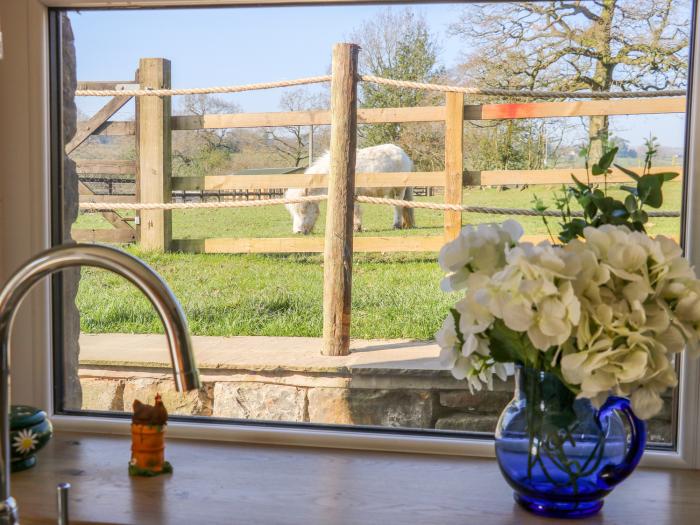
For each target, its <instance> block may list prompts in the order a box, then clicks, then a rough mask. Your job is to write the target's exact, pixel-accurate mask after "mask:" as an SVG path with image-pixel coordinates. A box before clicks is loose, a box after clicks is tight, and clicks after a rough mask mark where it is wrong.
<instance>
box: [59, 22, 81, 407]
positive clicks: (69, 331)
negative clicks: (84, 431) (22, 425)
mask: <svg viewBox="0 0 700 525" xmlns="http://www.w3.org/2000/svg"><path fill="white" fill-rule="evenodd" d="M61 43H62V58H61V60H62V64H61V65H62V101H63V107H62V126H63V141H64V143H65V144H67V143H68V142H70V140H71V139H72V138H73V136H74V135H75V131H76V127H77V122H78V117H77V108H76V105H75V88H76V86H77V80H76V78H77V77H76V67H77V66H76V59H75V43H74V37H73V29H72V27H71V23H70V19H69V18H68V14H67V13H61ZM62 189H63V195H62V199H63V242H71V241H72V240H73V239H72V237H71V226H72V225H73V223H74V222H75V220H76V219H77V217H78V200H79V196H78V173H77V171H76V169H75V162H73V161H72V160H71V159H70V158H69V157H68V155H64V157H63V184H62ZM62 275H63V296H62V298H61V302H62V313H63V318H62V327H63V352H62V354H61V355H62V357H63V366H62V370H63V387H64V388H63V392H64V398H63V403H64V407H65V408H68V409H77V408H78V407H80V405H81V392H80V382H79V381H78V374H77V370H78V356H79V354H80V347H79V345H78V338H79V336H80V313H79V312H78V307H77V306H76V304H75V297H76V295H77V294H78V283H79V282H80V269H79V268H69V269H68V270H64V271H63V273H62Z"/></svg>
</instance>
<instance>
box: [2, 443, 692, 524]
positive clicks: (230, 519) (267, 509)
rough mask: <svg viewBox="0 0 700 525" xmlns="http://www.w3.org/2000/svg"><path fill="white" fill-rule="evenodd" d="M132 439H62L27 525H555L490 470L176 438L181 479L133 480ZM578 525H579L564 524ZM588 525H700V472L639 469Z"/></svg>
mask: <svg viewBox="0 0 700 525" xmlns="http://www.w3.org/2000/svg"><path fill="white" fill-rule="evenodd" d="M129 447H130V442H129V439H128V437H126V436H101V435H89V436H82V435H78V434H72V433H59V434H57V435H56V436H54V438H53V439H52V440H51V442H50V443H49V444H48V445H47V447H46V448H45V449H44V450H42V451H41V452H39V462H38V465H37V466H36V467H34V468H33V469H31V470H28V471H25V472H19V473H16V474H13V475H12V495H13V496H14V497H15V498H16V499H17V500H18V504H19V510H20V518H21V521H22V523H23V525H27V524H30V525H31V524H44V523H56V521H55V520H56V518H55V505H56V503H55V501H56V498H55V494H56V484H57V483H59V482H61V481H68V482H70V483H71V484H72V486H73V488H72V489H71V495H70V505H71V523H72V524H74V525H77V524H97V523H111V524H114V523H119V524H123V523H129V524H132V523H133V524H142V525H148V524H178V525H183V524H193V525H200V524H202V525H203V524H246V525H249V524H275V525H277V524H287V523H289V524H292V523H293V524H303V525H313V524H331V525H335V524H358V525H360V524H362V525H370V524H380V525H391V524H394V523H396V524H399V525H410V524H421V525H449V524H460V525H467V524H473V525H492V524H494V525H504V524H508V525H531V524H545V525H554V524H556V523H562V522H560V521H558V520H552V519H543V518H537V517H534V516H531V515H530V514H528V513H526V512H525V511H523V510H521V509H520V508H519V507H517V506H516V505H515V504H514V503H513V499H512V497H511V491H510V488H509V487H508V486H507V485H506V483H505V481H503V479H502V478H501V474H500V472H499V471H498V467H497V466H496V463H495V462H494V461H493V460H489V459H475V458H457V457H447V456H427V455H410V454H399V453H396V454H388V453H379V452H358V451H343V450H330V449H312V448H293V447H273V446H254V445H240V444H231V443H214V442H196V443H195V442H192V441H186V440H176V439H170V440H169V441H168V443H167V448H166V457H167V459H168V460H169V461H170V462H171V463H172V464H173V466H174V469H175V472H174V474H172V475H167V476H161V477H156V478H131V477H129V476H128V475H127V463H128V460H129ZM564 523H568V524H569V525H570V523H571V522H564ZM583 523H586V524H604V525H605V524H620V525H622V524H630V523H653V524H654V525H664V524H669V525H670V524H673V525H684V524H696V523H700V471H680V470H676V471H663V470H648V469H644V470H643V469H640V470H638V471H637V472H635V473H634V475H633V476H632V477H631V478H630V479H628V480H627V481H626V482H624V483H623V484H622V485H621V486H620V487H618V488H617V489H616V490H615V492H613V493H612V494H611V495H610V496H609V497H608V498H607V502H606V505H605V507H604V508H603V511H602V513H601V514H600V515H598V516H596V517H594V518H591V519H588V520H585V521H584V522H583Z"/></svg>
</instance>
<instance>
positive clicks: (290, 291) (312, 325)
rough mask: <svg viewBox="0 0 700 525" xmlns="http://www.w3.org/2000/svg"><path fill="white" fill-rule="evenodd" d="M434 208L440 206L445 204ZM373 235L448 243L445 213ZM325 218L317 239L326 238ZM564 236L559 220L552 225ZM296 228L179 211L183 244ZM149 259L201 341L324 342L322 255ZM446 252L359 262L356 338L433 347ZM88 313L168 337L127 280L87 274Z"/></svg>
mask: <svg viewBox="0 0 700 525" xmlns="http://www.w3.org/2000/svg"><path fill="white" fill-rule="evenodd" d="M556 189H557V188H556V187H549V186H539V187H532V186H531V187H529V188H527V189H525V190H519V189H510V190H506V191H499V190H497V189H483V190H482V189H472V190H466V191H465V193H464V203H465V204H467V205H474V206H487V205H488V206H495V207H512V208H531V206H532V198H533V196H534V194H537V195H538V196H539V197H541V198H542V199H544V200H545V201H546V202H551V196H552V192H553V191H554V190H556ZM665 197H666V201H665V203H664V206H663V209H666V210H679V209H680V203H681V185H680V184H678V183H669V184H668V185H667V186H666V191H665ZM430 200H436V201H439V200H440V197H435V198H432V199H430ZM363 209H364V221H363V222H364V226H365V231H364V232H362V233H360V234H358V235H382V236H387V235H441V233H442V229H441V226H442V214H441V213H439V212H435V211H428V210H416V220H417V224H418V228H417V229H416V230H409V231H395V230H392V229H391V222H392V215H391V210H390V209H388V208H386V207H384V206H372V205H364V206H363ZM324 214H325V207H324V206H323V205H322V209H321V218H320V219H319V223H318V225H317V227H316V231H315V233H314V235H316V236H322V235H323V220H322V219H323V217H324ZM505 219H506V217H505V216H493V215H482V214H467V213H465V214H464V216H463V223H464V224H469V223H472V224H475V223H481V222H494V221H502V220H505ZM517 219H518V220H519V221H520V222H521V224H522V225H523V227H524V228H525V231H526V233H527V234H533V235H544V234H546V230H545V228H544V225H543V224H542V221H541V219H540V218H537V217H519V218H517ZM679 224H680V223H679V219H652V225H651V227H650V228H649V230H650V233H652V234H666V235H676V236H677V235H678V233H679V230H680V226H679ZM552 226H553V227H554V229H555V230H556V221H552ZM109 227H111V226H110V225H109V224H108V223H107V222H106V221H104V220H103V219H102V217H101V216H100V215H98V214H82V215H81V216H80V217H79V219H78V222H77V223H76V228H109ZM290 235H291V220H290V218H289V215H288V214H287V211H286V210H285V209H284V208H283V207H282V206H271V207H267V208H262V209H261V208H257V209H250V208H249V209H236V210H234V209H228V210H191V211H174V212H173V237H174V238H203V237H286V236H290ZM127 249H128V251H130V252H131V253H133V254H135V255H137V256H139V257H141V258H143V259H144V260H145V261H146V262H147V263H148V264H150V265H151V266H152V267H154V268H155V269H156V270H157V271H158V272H160V273H161V275H162V276H163V277H164V278H165V279H166V281H167V282H168V283H169V284H170V285H171V286H172V288H173V290H174V291H175V294H176V295H177V296H178V298H179V299H180V301H181V302H182V304H183V307H184V309H185V311H186V313H187V316H188V319H189V321H190V326H191V329H192V332H193V333H194V334H196V335H279V336H320V335H321V330H322V287H323V283H322V281H323V266H322V257H321V256H320V255H304V254H292V255H219V254H180V253H168V254H149V253H144V252H141V251H140V250H139V249H138V247H133V246H132V247H128V248H127ZM436 257H437V254H433V253H430V254H356V256H355V259H354V269H353V312H352V336H353V337H357V338H398V337H406V338H414V339H430V338H432V336H433V334H434V333H435V331H436V330H437V329H438V328H439V326H440V324H441V323H442V320H443V318H444V317H445V315H446V313H447V310H448V308H449V306H450V304H451V303H452V302H453V301H454V297H449V296H447V295H445V294H444V293H442V292H441V291H440V289H439V281H440V278H441V276H442V273H441V271H440V269H439V267H438V266H437V263H436ZM78 306H79V308H80V311H81V328H82V330H83V331H84V332H87V333H106V332H129V333H152V332H160V331H161V326H160V322H159V321H158V319H157V316H156V314H155V312H154V311H153V309H152V308H151V306H150V305H149V304H148V303H147V302H146V300H145V299H143V298H142V297H141V296H140V294H139V292H137V291H136V290H135V288H133V287H132V286H131V285H130V284H128V283H126V282H125V281H124V280H123V279H121V278H119V277H116V276H114V275H112V274H108V273H106V272H104V271H100V270H93V269H85V270H83V278H82V280H81V284H80V291H79V295H78Z"/></svg>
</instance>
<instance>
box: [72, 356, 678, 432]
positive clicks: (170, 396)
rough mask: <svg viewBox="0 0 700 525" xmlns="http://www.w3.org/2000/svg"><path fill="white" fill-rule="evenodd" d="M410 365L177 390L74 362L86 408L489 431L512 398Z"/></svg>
mask: <svg viewBox="0 0 700 525" xmlns="http://www.w3.org/2000/svg"><path fill="white" fill-rule="evenodd" d="M404 372H409V371H404ZM410 372H413V375H412V376H411V377H412V380H411V379H409V381H406V377H405V375H403V374H401V373H396V374H387V373H386V371H384V372H383V373H380V374H379V375H378V376H377V377H376V378H374V381H364V380H360V381H357V378H354V379H353V378H352V377H350V378H349V377H342V376H338V375H335V374H329V373H327V372H324V373H318V372H308V373H300V372H299V371H297V370H295V371H284V370H279V371H278V372H277V373H276V374H274V375H273V374H270V373H269V372H258V373H256V372H254V371H240V370H239V371H235V372H231V371H229V372H222V371H214V370H202V373H203V379H204V386H203V388H202V389H200V390H199V391H195V392H188V393H184V394H180V393H178V392H176V391H175V389H174V386H173V382H172V379H171V377H170V375H169V373H168V371H167V370H166V369H150V370H149V369H144V368H131V369H128V368H122V367H118V366H114V365H110V366H105V367H100V366H95V365H91V366H84V367H82V368H81V372H80V376H81V379H80V380H81V384H82V390H83V408H84V409H86V410H99V411H120V412H121V411H126V412H128V411H130V410H131V405H132V403H133V401H134V399H139V400H142V401H147V402H152V400H153V398H154V397H155V395H156V393H160V394H161V396H162V397H163V401H164V403H165V404H166V406H167V407H168V409H169V411H170V412H171V413H173V414H181V415H196V416H214V417H222V418H234V419H247V420H266V421H287V422H296V423H319V424H341V425H370V426H374V425H378V426H383V427H403V428H423V429H437V430H456V431H471V432H488V433H492V432H493V431H494V429H495V426H496V422H497V420H498V416H499V414H500V413H501V411H502V409H503V407H504V406H505V405H506V404H507V403H508V402H509V401H510V399H511V398H512V384H511V383H508V384H500V385H498V387H499V388H498V389H497V390H494V391H491V392H488V391H487V392H479V393H476V394H471V393H470V392H469V391H468V390H465V388H464V384H463V383H458V382H456V381H455V380H454V379H452V378H451V377H450V376H449V374H448V373H436V371H433V372H431V373H429V374H426V375H424V376H422V377H421V376H419V375H416V374H415V372H416V371H410ZM441 372H444V371H441ZM366 375H367V374H366V373H363V374H362V376H366ZM365 379H367V378H365ZM373 382H374V383H379V384H378V385H376V386H377V387H373V386H372V385H371V383H373ZM358 383H359V384H358ZM412 383H413V385H412ZM392 385H393V386H392ZM667 404H669V403H667ZM670 428H671V424H670V412H669V411H667V412H666V413H664V414H662V416H660V417H658V418H655V419H654V420H652V421H651V422H650V433H651V439H652V440H654V441H668V440H669V439H670Z"/></svg>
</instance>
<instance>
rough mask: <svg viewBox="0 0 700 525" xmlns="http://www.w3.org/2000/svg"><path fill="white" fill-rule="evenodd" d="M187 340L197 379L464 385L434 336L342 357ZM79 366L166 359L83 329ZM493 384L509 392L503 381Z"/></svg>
mask: <svg viewBox="0 0 700 525" xmlns="http://www.w3.org/2000/svg"><path fill="white" fill-rule="evenodd" d="M192 341H193V343H194V347H195V357H196V359H197V364H198V366H199V369H200V371H201V373H202V376H204V377H211V379H212V380H217V378H218V380H223V376H227V377H230V376H240V375H247V376H256V377H262V378H265V379H264V381H273V382H276V383H285V382H286V383H289V384H295V385H299V384H298V382H294V381H286V380H285V378H288V377H289V376H295V375H296V376H297V378H305V379H308V378H309V377H313V378H335V379H337V380H338V382H337V383H336V384H332V385H328V386H349V387H350V388H386V386H387V385H386V384H387V382H391V383H392V384H394V383H396V384H397V385H398V384H402V385H403V386H404V387H410V386H414V387H416V388H433V387H436V386H438V385H439V388H453V389H465V388H467V385H466V383H465V382H464V381H457V380H455V379H454V378H453V377H452V374H451V373H450V371H449V370H447V369H446V368H445V367H444V366H442V365H441V364H440V360H439V354H440V349H439V347H438V346H437V344H435V343H434V342H433V341H412V340H406V339H392V340H354V341H352V342H351V353H350V355H348V356H342V357H335V356H323V355H321V339H320V338H313V337H209V336H194V337H193V338H192ZM80 366H81V368H82V369H102V370H112V371H118V370H124V369H128V370H129V371H130V372H133V371H134V370H139V371H141V372H143V373H144V374H148V372H149V371H152V373H157V374H163V373H167V371H169V369H170V360H169V357H168V351H167V345H166V342H165V338H164V337H163V336H162V335H157V334H82V335H81V337H80ZM343 380H344V382H343ZM302 386H303V385H302ZM494 386H495V388H496V389H497V390H507V391H509V390H512V386H511V385H510V384H509V385H502V386H501V385H494Z"/></svg>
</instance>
